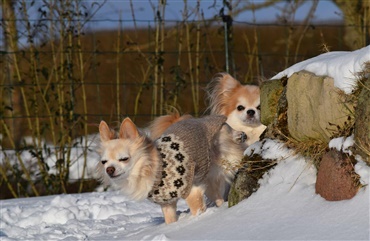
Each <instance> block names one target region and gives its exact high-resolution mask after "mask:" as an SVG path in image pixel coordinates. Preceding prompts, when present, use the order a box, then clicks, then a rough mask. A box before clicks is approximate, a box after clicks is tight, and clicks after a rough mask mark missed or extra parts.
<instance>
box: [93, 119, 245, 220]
mask: <svg viewBox="0 0 370 241" xmlns="http://www.w3.org/2000/svg"><path fill="white" fill-rule="evenodd" d="M168 120H169V119H168V118H167V119H166V118H162V121H157V122H155V123H156V124H154V126H156V125H157V126H158V125H159V126H158V128H163V129H162V132H163V133H162V134H161V136H160V137H159V138H158V139H157V140H155V141H152V140H151V139H150V138H149V137H147V136H146V135H145V134H143V133H141V131H140V130H139V129H138V128H137V127H136V126H135V124H134V123H133V122H132V121H131V119H129V118H126V119H124V120H123V121H122V123H121V126H120V129H119V134H118V138H115V132H114V131H112V130H111V129H110V128H109V127H108V125H107V123H106V122H104V121H102V122H101V123H100V125H99V132H100V138H101V161H100V162H99V163H98V166H97V170H98V173H99V174H100V179H101V181H102V182H103V183H104V184H105V185H112V186H113V187H115V188H117V189H119V190H121V191H122V192H123V194H125V195H127V196H128V197H130V198H131V199H134V200H142V199H145V198H148V199H149V200H151V201H153V202H154V203H157V204H159V205H160V206H161V208H162V211H163V215H164V218H165V222H166V223H172V222H175V221H176V220H177V215H176V205H177V201H178V199H179V198H183V199H185V200H186V202H187V204H188V206H189V207H190V211H191V213H192V215H196V214H198V213H200V212H203V211H204V210H205V208H206V205H205V202H204V194H205V193H206V194H207V195H209V197H210V198H212V199H214V201H215V202H216V204H218V205H221V204H222V202H223V191H224V190H223V188H224V187H223V185H224V184H223V179H222V178H224V175H225V174H224V169H223V168H222V166H221V164H220V163H217V162H216V161H215V160H221V157H220V156H222V155H224V154H223V153H224V152H225V155H232V156H229V157H228V160H233V159H235V160H240V159H241V158H242V156H243V149H242V148H241V145H240V143H241V142H243V141H244V140H245V134H244V133H243V132H240V131H234V130H233V129H231V128H230V126H229V125H227V124H226V123H225V121H226V117H225V116H207V117H204V118H187V117H186V118H183V119H181V120H179V121H178V120H177V119H176V118H175V119H174V120H173V121H169V122H168ZM163 121H166V122H165V123H163ZM226 147H227V150H225V148H226ZM220 176H221V177H222V178H219V177H220ZM210 182H211V183H212V185H209V184H208V183H210Z"/></svg>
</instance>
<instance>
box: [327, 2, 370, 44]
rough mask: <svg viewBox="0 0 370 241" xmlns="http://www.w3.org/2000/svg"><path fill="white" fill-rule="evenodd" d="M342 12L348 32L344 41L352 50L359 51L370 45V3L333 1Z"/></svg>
mask: <svg viewBox="0 0 370 241" xmlns="http://www.w3.org/2000/svg"><path fill="white" fill-rule="evenodd" d="M333 2H334V3H335V4H336V5H337V6H338V7H339V8H340V10H342V12H343V15H344V22H345V25H346V32H345V35H344V41H345V43H346V44H347V45H348V47H350V48H351V49H353V50H355V49H359V48H362V47H365V46H367V45H369V44H370V35H369V32H370V31H369V28H370V1H369V0H351V1H348V0H333Z"/></svg>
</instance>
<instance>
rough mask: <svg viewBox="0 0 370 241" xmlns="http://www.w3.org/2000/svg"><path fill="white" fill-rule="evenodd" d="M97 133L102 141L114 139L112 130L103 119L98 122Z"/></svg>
mask: <svg viewBox="0 0 370 241" xmlns="http://www.w3.org/2000/svg"><path fill="white" fill-rule="evenodd" d="M99 133H100V140H101V141H102V142H104V141H109V140H112V139H114V131H113V130H111V129H110V128H109V126H108V125H107V123H106V122H105V121H101V122H100V125H99Z"/></svg>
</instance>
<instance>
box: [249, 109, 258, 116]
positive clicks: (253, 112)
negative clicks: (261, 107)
mask: <svg viewBox="0 0 370 241" xmlns="http://www.w3.org/2000/svg"><path fill="white" fill-rule="evenodd" d="M247 114H248V115H249V116H254V114H256V112H255V111H254V110H252V109H249V110H247Z"/></svg>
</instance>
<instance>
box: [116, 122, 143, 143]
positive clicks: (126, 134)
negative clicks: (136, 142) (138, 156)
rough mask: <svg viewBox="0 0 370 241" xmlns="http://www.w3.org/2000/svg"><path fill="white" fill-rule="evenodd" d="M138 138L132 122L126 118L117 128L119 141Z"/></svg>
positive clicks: (137, 132)
mask: <svg viewBox="0 0 370 241" xmlns="http://www.w3.org/2000/svg"><path fill="white" fill-rule="evenodd" d="M138 136H139V131H138V130H137V128H136V126H135V124H134V122H132V120H131V119H130V118H128V117H126V118H125V119H124V120H123V121H122V123H121V127H120V128H119V138H121V139H135V138H137V137H138Z"/></svg>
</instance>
